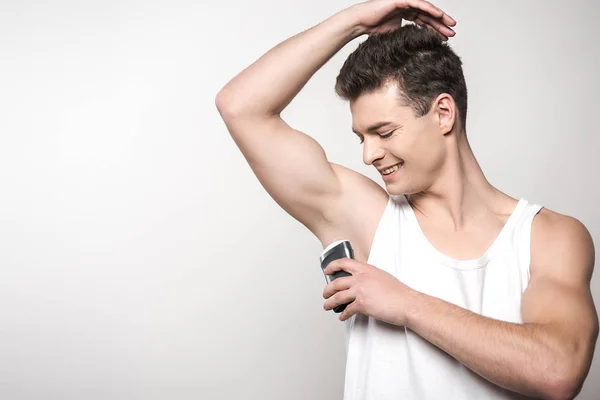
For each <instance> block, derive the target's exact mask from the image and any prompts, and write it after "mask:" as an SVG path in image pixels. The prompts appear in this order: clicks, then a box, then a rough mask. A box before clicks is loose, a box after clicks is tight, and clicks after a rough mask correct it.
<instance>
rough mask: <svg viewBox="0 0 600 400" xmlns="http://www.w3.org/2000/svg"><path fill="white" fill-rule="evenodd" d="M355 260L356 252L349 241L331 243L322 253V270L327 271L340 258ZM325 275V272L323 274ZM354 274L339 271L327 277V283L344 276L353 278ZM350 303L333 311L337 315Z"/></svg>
mask: <svg viewBox="0 0 600 400" xmlns="http://www.w3.org/2000/svg"><path fill="white" fill-rule="evenodd" d="M344 257H347V258H354V251H353V250H352V246H351V245H350V242H349V241H347V240H338V241H337V242H333V243H331V244H330V245H329V246H327V248H325V250H323V252H322V253H321V257H320V261H321V270H323V271H325V268H327V265H329V263H331V262H332V261H333V260H337V259H338V258H344ZM323 273H324V274H325V272H323ZM351 275H352V274H350V273H348V272H346V271H343V270H341V271H337V272H334V273H333V274H331V275H325V281H327V283H328V284H329V283H331V281H334V280H336V279H337V278H341V277H342V276H351ZM348 304H349V303H346V304H341V305H339V306H337V307H334V309H333V311H334V312H336V313H341V312H342V311H344V310H345V309H346V306H347V305H348Z"/></svg>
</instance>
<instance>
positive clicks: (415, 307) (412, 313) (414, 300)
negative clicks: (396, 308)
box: [404, 288, 426, 329]
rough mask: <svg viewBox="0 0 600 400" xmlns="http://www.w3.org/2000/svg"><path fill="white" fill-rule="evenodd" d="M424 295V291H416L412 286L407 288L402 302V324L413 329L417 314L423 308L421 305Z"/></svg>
mask: <svg viewBox="0 0 600 400" xmlns="http://www.w3.org/2000/svg"><path fill="white" fill-rule="evenodd" d="M425 297H426V295H425V294H424V293H421V292H418V291H416V290H414V289H412V288H408V294H407V296H406V303H405V304H404V311H405V315H404V326H405V327H407V328H409V329H413V327H414V326H415V323H416V322H417V318H418V316H419V312H420V311H422V310H423V307H422V306H421V305H422V304H423V302H424V301H425Z"/></svg>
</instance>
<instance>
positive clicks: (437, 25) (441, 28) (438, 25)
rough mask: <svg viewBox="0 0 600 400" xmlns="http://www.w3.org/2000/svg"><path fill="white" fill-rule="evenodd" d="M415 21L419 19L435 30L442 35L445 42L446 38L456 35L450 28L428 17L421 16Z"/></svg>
mask: <svg viewBox="0 0 600 400" xmlns="http://www.w3.org/2000/svg"><path fill="white" fill-rule="evenodd" d="M416 19H419V20H421V21H422V22H424V23H425V24H426V25H429V26H431V27H432V28H433V29H435V30H436V31H438V32H439V33H440V34H442V35H443V36H444V37H446V40H447V39H448V36H454V35H456V32H454V30H453V29H452V28H450V27H448V26H446V25H444V24H442V23H441V22H440V21H438V20H436V19H435V18H432V17H430V16H428V15H423V14H421V15H419V16H418V17H417V18H416Z"/></svg>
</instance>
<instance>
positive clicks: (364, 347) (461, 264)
mask: <svg viewBox="0 0 600 400" xmlns="http://www.w3.org/2000/svg"><path fill="white" fill-rule="evenodd" d="M541 208H542V206H540V205H536V204H530V203H529V202H528V201H527V200H525V199H523V198H521V199H520V200H519V203H518V204H517V206H516V208H515V210H514V211H513V213H512V214H511V215H510V217H509V218H508V221H507V222H506V224H505V225H504V227H503V228H502V230H501V231H500V234H499V235H498V236H497V238H496V239H495V241H494V242H493V244H492V245H491V246H490V248H489V249H488V250H487V251H486V253H485V254H484V255H483V256H481V257H480V258H478V259H475V260H465V261H463V260H456V259H453V258H451V257H449V256H447V255H445V254H443V253H442V252H440V251H438V250H437V249H436V248H435V247H434V246H433V245H432V244H431V243H430V242H429V241H428V239H427V238H426V237H425V235H424V233H423V231H422V230H421V228H420V226H419V224H418V221H417V217H416V215H415V213H414V211H413V209H412V207H411V206H410V204H409V203H408V200H407V199H406V197H405V196H404V195H392V196H390V198H389V200H388V204H387V206H386V208H385V211H384V213H383V215H382V217H381V220H380V221H379V224H378V226H377V230H376V232H375V236H374V239H373V243H372V245H371V251H370V254H369V259H368V260H367V263H368V264H371V265H374V266H376V267H377V268H380V269H382V270H384V271H386V272H388V273H390V274H391V275H393V276H395V277H396V278H398V279H399V280H400V281H402V282H403V283H405V284H406V285H408V286H409V287H411V288H413V289H415V290H417V291H419V292H422V293H425V294H428V295H430V296H434V297H437V298H440V299H442V300H445V301H447V302H449V303H452V304H455V305H457V306H459V307H462V308H465V309H467V310H470V311H472V312H474V313H477V314H480V315H483V316H486V317H490V318H494V319H498V320H502V321H507V322H514V323H522V322H523V321H522V319H521V295H522V294H523V292H524V291H525V289H526V288H527V284H528V282H529V260H530V242H531V241H530V237H531V223H532V221H533V217H534V216H535V215H536V214H537V213H538V212H539V211H540V209H541ZM345 324H346V339H347V340H346V352H347V360H346V372H345V373H346V376H345V385H344V400H438V399H444V400H454V399H456V400H459V399H460V400H465V399H473V400H475V399H476V400H481V399H486V400H490V399H518V398H524V397H523V396H521V395H519V394H517V393H514V392H509V391H507V390H505V389H502V388H500V387H499V386H496V385H494V384H492V383H491V382H489V381H487V380H485V379H484V378H482V377H481V376H479V375H477V374H475V373H474V372H472V371H471V370H469V369H468V368H467V367H465V366H464V365H463V364H462V363H460V362H459V361H457V360H456V359H455V358H453V357H451V356H450V355H448V354H447V353H445V352H444V351H442V350H441V349H439V348H438V347H436V346H434V345H433V344H431V343H429V342H428V341H426V340H425V339H423V338H421V337H420V336H419V335H417V334H416V333H414V332H413V331H411V330H409V329H407V328H405V327H402V326H396V325H391V324H388V323H385V322H382V321H379V320H376V319H374V318H372V317H367V316H365V315H364V314H355V315H354V316H352V317H351V318H349V319H347V320H346V321H345Z"/></svg>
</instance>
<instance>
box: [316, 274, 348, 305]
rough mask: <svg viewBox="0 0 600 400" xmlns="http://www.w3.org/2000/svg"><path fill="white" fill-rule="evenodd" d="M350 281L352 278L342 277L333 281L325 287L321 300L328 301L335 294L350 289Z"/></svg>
mask: <svg viewBox="0 0 600 400" xmlns="http://www.w3.org/2000/svg"><path fill="white" fill-rule="evenodd" d="M352 279H353V277H352V276H343V277H341V278H337V279H334V280H333V282H331V283H329V284H328V285H327V286H325V289H324V290H323V298H324V299H328V298H329V297H331V296H333V295H334V294H335V293H336V292H339V291H341V290H346V289H350V287H352Z"/></svg>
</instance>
